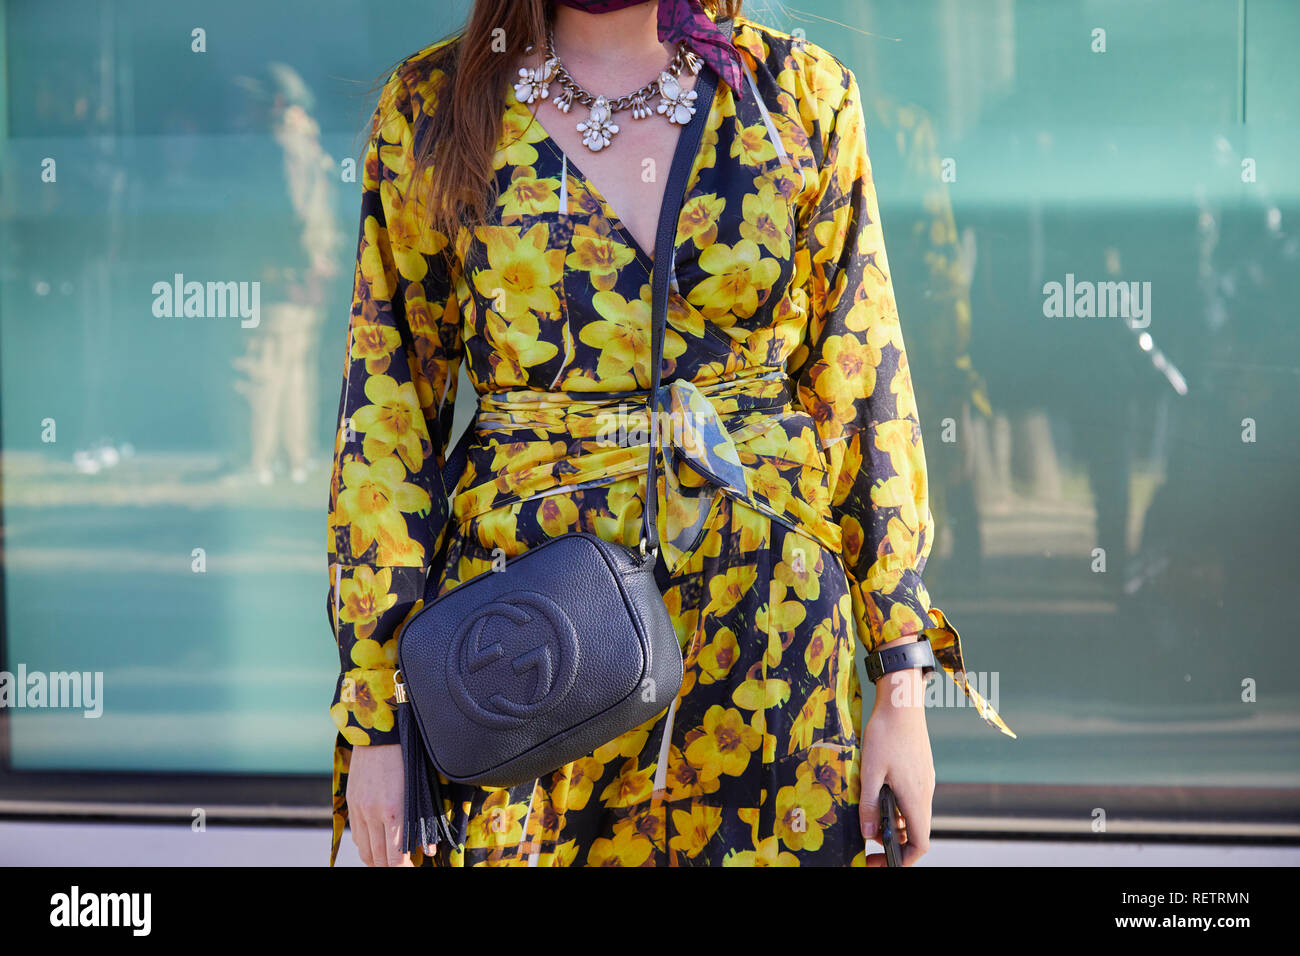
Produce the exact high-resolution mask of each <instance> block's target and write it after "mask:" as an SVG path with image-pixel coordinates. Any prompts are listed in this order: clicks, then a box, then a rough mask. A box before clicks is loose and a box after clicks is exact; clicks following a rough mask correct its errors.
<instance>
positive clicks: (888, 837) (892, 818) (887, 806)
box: [880, 784, 903, 866]
mask: <svg viewBox="0 0 1300 956" xmlns="http://www.w3.org/2000/svg"><path fill="white" fill-rule="evenodd" d="M880 844H881V846H883V847H884V848H885V866H902V865H903V851H902V850H901V849H900V848H899V846H898V801H897V800H895V799H894V791H893V790H891V789H889V784H885V785H884V786H883V787H881V788H880Z"/></svg>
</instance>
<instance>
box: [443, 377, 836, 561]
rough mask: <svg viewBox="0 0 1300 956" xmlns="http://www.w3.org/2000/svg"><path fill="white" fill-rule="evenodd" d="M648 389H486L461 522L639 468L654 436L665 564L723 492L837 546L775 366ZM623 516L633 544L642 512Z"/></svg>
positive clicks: (697, 533) (819, 475)
mask: <svg viewBox="0 0 1300 956" xmlns="http://www.w3.org/2000/svg"><path fill="white" fill-rule="evenodd" d="M649 398H650V396H649V390H648V389H647V390H643V391H640V392H605V393H580V392H541V391H513V392H504V393H498V394H487V395H481V396H480V397H479V411H478V416H477V419H476V423H477V424H476V434H475V439H476V440H475V441H474V443H473V444H472V445H471V446H470V449H469V453H468V454H469V465H470V467H469V468H467V469H466V472H465V474H464V476H463V477H462V478H461V480H460V482H459V485H458V487H457V493H456V494H455V497H454V499H453V503H452V511H453V514H454V515H455V517H456V518H457V520H459V521H461V522H465V521H468V520H469V519H471V518H473V517H476V516H478V515H481V514H484V513H486V512H488V511H491V510H493V509H495V508H499V507H502V506H504V505H508V504H512V503H515V502H519V501H526V500H529V499H532V498H537V497H543V496H551V495H560V494H564V493H567V492H574V491H578V490H580V489H583V488H589V487H596V486H600V485H607V484H610V483H613V482H616V481H619V480H621V479H624V478H628V477H632V476H636V475H644V473H645V469H646V461H647V454H648V446H647V442H653V444H654V446H655V447H656V450H657V453H658V454H659V455H661V456H662V457H661V458H660V463H661V469H660V471H659V482H658V488H657V493H658V495H659V498H658V507H657V509H656V514H655V519H656V524H657V527H658V530H659V541H660V548H661V553H662V556H663V559H664V563H665V565H666V566H667V567H668V570H669V571H670V573H671V572H676V571H678V570H679V569H680V568H681V567H682V565H683V564H684V563H685V561H686V559H687V558H688V556H689V554H690V553H691V552H692V551H693V550H694V548H695V547H696V546H697V545H698V543H699V541H700V539H701V538H702V537H703V535H704V533H705V531H706V529H707V527H708V525H709V517H710V515H711V514H712V512H713V510H714V507H715V505H716V504H717V502H718V501H719V498H720V496H723V495H725V496H727V497H730V498H732V499H733V500H737V501H741V502H744V503H745V504H747V505H749V506H750V507H752V508H754V509H755V510H757V511H759V512H762V513H763V514H765V515H767V516H768V517H770V518H771V519H773V520H775V521H779V522H781V523H782V524H784V525H786V526H788V527H790V528H792V529H793V530H795V531H797V532H799V533H801V534H803V535H805V536H807V537H808V538H810V539H812V540H813V541H815V542H817V543H818V544H820V545H822V546H823V547H825V548H826V549H827V550H828V551H830V553H831V554H834V555H838V554H839V553H840V546H841V535H840V528H839V526H838V525H837V524H836V523H835V522H834V520H833V519H832V518H831V513H830V487H831V485H830V482H829V480H828V475H827V468H826V461H825V456H824V455H823V454H822V452H821V449H820V445H819V444H818V439H817V437H816V432H815V429H814V428H813V425H812V420H811V418H810V417H809V416H808V415H807V414H806V413H804V412H803V411H801V410H798V409H796V408H795V407H794V406H793V405H792V404H791V392H790V388H789V383H788V379H787V378H786V375H785V373H784V372H783V371H782V370H779V369H777V370H772V369H759V370H756V371H754V372H752V373H751V374H747V375H742V376H739V377H737V378H734V379H728V380H724V381H719V382H715V383H710V384H703V385H701V384H696V383H694V382H689V381H683V380H678V381H672V382H665V383H664V384H663V385H661V386H660V388H659V390H658V392H657V394H656V396H655V402H654V406H655V414H654V415H651V414H650V401H649ZM792 433H793V434H792ZM611 503H612V502H611ZM625 503H626V502H625ZM557 514H558V511H557ZM614 517H615V518H618V517H620V515H617V514H615V515H614ZM621 517H622V518H623V519H624V520H623V525H622V528H621V529H620V531H621V533H622V534H623V535H624V536H625V538H627V536H629V535H632V536H633V537H632V538H631V540H625V542H624V543H628V544H635V541H636V536H639V530H638V529H639V522H640V513H639V512H637V513H635V514H628V513H624V514H623V515H622V516H621ZM633 518H635V519H636V520H635V521H633V520H632V519H633ZM548 530H549V529H548ZM562 530H574V529H573V528H566V529H562Z"/></svg>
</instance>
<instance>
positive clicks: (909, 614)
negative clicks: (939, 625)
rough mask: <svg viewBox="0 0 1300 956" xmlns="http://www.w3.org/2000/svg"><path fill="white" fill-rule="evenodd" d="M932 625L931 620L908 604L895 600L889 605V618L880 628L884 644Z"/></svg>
mask: <svg viewBox="0 0 1300 956" xmlns="http://www.w3.org/2000/svg"><path fill="white" fill-rule="evenodd" d="M929 626H930V622H929V621H925V620H922V619H921V617H920V616H919V615H918V614H917V613H916V612H915V611H913V610H912V609H911V608H910V607H908V606H907V605H906V604H903V603H901V602H895V603H894V604H891V605H890V607H889V620H888V621H885V622H884V624H883V625H882V626H881V628H880V642H881V643H882V644H884V643H888V642H889V641H894V640H897V639H898V638H900V637H902V636H904V635H905V634H918V633H920V631H922V630H923V629H924V628H927V627H929Z"/></svg>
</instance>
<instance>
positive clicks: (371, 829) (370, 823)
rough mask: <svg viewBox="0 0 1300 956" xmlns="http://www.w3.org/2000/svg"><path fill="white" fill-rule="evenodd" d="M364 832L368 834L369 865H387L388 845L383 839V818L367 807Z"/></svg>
mask: <svg viewBox="0 0 1300 956" xmlns="http://www.w3.org/2000/svg"><path fill="white" fill-rule="evenodd" d="M366 832H367V833H369V834H370V859H371V860H372V861H373V862H372V863H371V864H370V865H371V866H388V846H387V843H386V841H385V839H384V821H383V818H382V817H381V816H380V815H379V814H378V813H376V812H375V810H374V808H369V809H368V812H367V813H366Z"/></svg>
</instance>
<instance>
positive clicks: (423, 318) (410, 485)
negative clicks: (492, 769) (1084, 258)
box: [328, 18, 1010, 866]
mask: <svg viewBox="0 0 1300 956" xmlns="http://www.w3.org/2000/svg"><path fill="white" fill-rule="evenodd" d="M444 42H455V41H454V40H453V41H444ZM734 42H735V43H736V46H737V47H738V48H739V49H740V50H741V52H742V57H743V59H744V61H745V64H746V66H747V71H746V73H747V75H746V82H747V83H748V84H749V87H748V90H747V91H746V95H745V96H743V97H742V99H741V100H740V101H739V102H738V101H737V99H736V97H735V96H734V95H733V94H732V92H731V91H730V90H729V89H728V87H727V86H726V84H724V83H721V82H719V83H717V85H716V88H715V92H714V95H713V96H712V99H711V102H705V103H700V104H699V106H700V108H701V109H706V110H707V111H708V113H707V122H706V124H705V127H704V131H703V135H702V138H701V140H700V142H699V144H698V149H697V150H696V153H695V156H694V159H693V164H692V166H691V173H690V176H689V180H688V185H687V187H686V192H685V194H684V196H682V197H680V199H681V209H680V216H679V217H678V219H677V231H676V241H675V247H674V249H673V250H672V251H673V257H672V262H671V268H672V278H671V291H670V296H669V308H668V317H667V330H666V333H665V344H664V364H663V381H664V385H663V387H662V389H661V391H660V394H659V395H658V396H656V400H657V402H658V406H657V407H659V408H660V409H661V410H669V411H671V413H672V418H671V421H672V422H673V423H674V424H675V425H677V426H678V427H674V428H664V429H660V430H658V431H657V432H656V436H655V440H656V442H657V444H658V446H659V449H660V451H661V453H662V455H663V459H662V460H663V462H664V463H665V468H664V474H663V476H662V479H661V481H660V483H659V487H658V489H657V492H656V493H657V494H658V495H659V496H660V498H659V502H660V507H659V509H658V520H659V529H660V538H661V540H662V542H663V547H662V548H661V551H660V556H659V559H658V563H657V566H656V576H657V578H658V581H659V584H660V587H661V589H662V591H663V594H664V598H665V601H666V602H667V605H668V609H669V612H670V615H671V617H672V620H673V623H674V625H675V628H676V632H677V636H678V639H679V641H680V643H681V646H682V652H683V657H684V660H685V678H684V680H683V683H682V687H681V691H680V693H679V694H678V695H677V697H676V699H675V700H673V701H672V702H671V703H670V704H669V705H668V706H667V708H666V710H665V711H664V713H662V714H660V715H659V716H658V717H656V718H655V719H653V720H651V721H648V722H647V723H645V724H644V725H642V726H640V727H637V728H635V729H634V730H631V731H629V732H627V733H625V734H623V735H622V736H621V737H618V738H617V739H614V740H611V741H609V742H608V743H607V744H605V745H604V746H602V747H600V748H599V749H597V750H596V751H595V752H593V753H591V754H589V755H587V756H585V757H583V758H581V759H579V760H576V761H574V762H573V763H571V764H568V765H566V766H563V767H560V768H558V769H556V770H555V771H554V772H553V773H550V774H547V775H546V776H544V777H542V778H540V779H538V780H536V781H533V782H529V783H526V784H523V785H520V786H515V787H511V788H477V787H467V786H461V785H457V786H448V787H447V788H446V794H445V795H446V799H447V803H446V805H445V809H446V810H447V812H448V814H449V818H450V821H451V827H452V832H453V833H454V834H456V836H457V843H456V845H454V846H451V845H448V844H447V843H446V842H444V843H443V844H441V845H440V846H439V848H438V852H437V853H436V854H434V855H431V856H430V857H429V858H425V857H424V856H423V855H422V854H421V853H419V852H417V853H416V854H415V857H414V858H415V861H416V862H417V863H418V864H424V865H452V866H568V865H577V866H704V865H739V866H757V865H763V866H798V865H833V866H846V865H862V864H863V862H864V859H865V855H864V850H865V845H864V840H863V837H862V835H861V831H860V828H859V823H858V806H857V803H858V791H859V783H858V771H859V763H860V750H859V747H858V741H859V739H860V730H861V728H860V723H861V703H862V698H861V689H860V686H859V679H858V672H857V667H856V665H855V661H854V651H855V641H857V640H860V641H861V642H862V643H863V644H865V645H866V647H867V648H875V647H877V646H879V645H880V644H882V643H884V642H887V641H890V640H896V639H898V638H901V637H904V636H907V635H916V634H918V633H920V632H922V631H924V632H925V633H926V635H927V636H928V637H929V639H930V642H931V644H932V645H933V647H934V649H935V652H936V656H937V657H938V659H939V661H940V662H941V664H942V665H943V668H944V670H945V672H947V674H948V675H949V677H950V678H951V679H953V680H955V681H957V682H958V685H959V686H961V687H962V689H963V690H964V692H965V693H966V694H967V695H968V696H969V697H970V698H971V699H972V701H973V703H975V704H976V705H977V706H978V707H979V712H980V713H981V714H982V715H983V716H984V717H985V719H986V720H988V721H989V722H990V723H992V724H995V725H996V726H998V727H1000V728H1002V729H1003V730H1004V732H1006V733H1010V730H1009V729H1007V728H1006V725H1005V724H1004V723H1003V722H1002V720H1001V718H999V717H998V715H997V714H996V713H994V712H993V710H992V709H991V708H989V707H988V706H987V704H986V702H985V701H983V700H982V699H980V698H979V695H978V693H977V692H976V691H975V690H974V688H973V687H971V686H970V684H969V683H967V682H966V680H965V678H964V672H965V666H964V663H963V660H962V653H961V645H960V643H959V638H958V634H957V631H956V630H955V629H954V628H953V627H952V626H951V625H950V624H949V623H948V622H947V620H946V619H945V617H944V615H943V613H942V612H941V611H940V610H939V609H937V608H934V607H932V606H931V604H930V599H929V597H928V595H927V593H926V590H925V587H924V586H923V584H922V582H921V570H922V568H923V566H924V564H925V558H926V555H927V554H928V552H929V550H930V547H931V541H932V535H933V527H932V522H931V516H930V510H929V507H928V502H927V490H926V470H925V458H924V452H923V449H922V443H921V431H920V425H919V423H918V420H917V414H916V406H915V401H914V397H913V391H912V385H911V380H910V377H909V374H908V366H907V356H906V353H905V351H904V348H903V339H902V335H901V332H900V329H899V321H898V315H897V312H896V309H895V306H894V295H893V290H892V286H891V283H890V277H889V268H888V265H887V262H886V258H885V247H884V244H883V239H882V234H881V229H880V221H879V219H880V217H879V213H878V210H877V205H876V195H875V191H874V188H873V185H872V177H871V166H870V163H869V160H868V157H867V150H866V141H865V136H864V131H863V121H862V116H863V114H862V107H861V100H860V93H859V90H858V87H857V82H856V80H855V78H854V76H853V74H852V73H851V72H850V71H849V70H848V69H847V68H846V67H844V66H843V64H841V63H840V62H839V61H838V60H837V59H836V58H834V57H833V56H831V55H830V54H829V53H827V52H825V51H824V50H821V49H819V48H818V47H816V46H814V45H812V44H809V43H806V42H800V41H798V40H796V39H794V38H792V37H790V36H788V35H786V34H783V33H780V32H777V31H774V30H771V29H768V28H767V27H764V26H761V25H759V24H757V23H754V22H753V21H749V20H747V19H744V18H737V19H736V21H735V26H734ZM437 46H438V45H435V46H432V47H429V48H427V49H425V50H423V51H421V52H420V53H417V54H415V55H414V56H412V57H410V58H409V59H408V60H407V61H405V63H404V64H403V66H401V67H399V68H398V70H397V71H395V72H394V74H393V76H392V78H390V80H389V82H388V84H387V85H386V87H385V89H384V91H383V93H382V95H381V99H380V103H379V108H378V110H377V112H376V114H375V119H374V123H373V128H372V134H371V138H370V142H369V145H368V148H367V152H366V157H365V169H364V183H363V184H364V192H363V196H362V211H361V230H360V242H359V249H358V255H357V269H356V280H355V295H354V299H353V303H352V313H351V323H350V328H349V332H348V344H347V355H346V373H345V379H344V384H343V390H342V396H341V401H340V408H339V429H338V436H337V440H336V444H335V467H334V471H333V476H332V480H331V487H330V501H329V535H328V549H329V574H330V583H329V595H328V605H329V613H330V619H331V622H332V625H333V628H334V632H335V635H336V637H337V641H338V646H339V652H340V659H341V665H342V666H341V673H340V676H339V681H338V684H337V687H336V689H335V694H334V701H333V704H332V707H331V714H332V716H333V718H334V722H335V724H336V726H337V728H338V738H337V745H336V748H335V756H334V775H333V791H334V827H333V847H332V852H331V862H333V860H334V856H335V854H336V853H337V850H338V846H339V842H340V839H341V837H342V832H343V828H344V825H345V822H346V819H347V806H346V800H345V793H346V782H347V772H348V763H349V758H350V756H351V752H352V748H353V747H355V746H367V745H376V744H394V743H397V740H398V737H397V731H396V726H395V713H394V708H395V706H396V704H395V703H394V700H393V674H394V669H395V661H396V648H397V635H398V634H400V632H401V628H402V626H403V624H404V623H405V622H406V621H407V620H409V619H410V617H411V616H412V615H413V614H414V613H415V612H416V611H418V610H419V609H420V608H421V607H422V606H423V605H424V603H425V601H426V600H432V599H433V598H434V597H436V596H437V595H439V594H442V593H445V592H446V591H447V590H448V589H450V588H452V587H455V586H456V585H457V584H458V583H460V582H462V581H466V580H468V579H469V578H471V577H473V576H475V575H477V574H480V573H482V572H484V571H487V570H490V569H492V568H493V567H494V564H495V565H496V566H498V567H499V563H500V561H501V560H503V559H504V558H509V557H513V556H515V555H517V554H520V553H522V552H523V551H525V550H527V549H528V548H530V547H533V546H535V545H537V544H539V543H541V542H542V541H545V540H546V539H547V538H548V537H552V536H556V535H560V534H563V533H566V532H570V531H579V530H581V531H587V532H591V533H594V534H596V535H599V536H601V537H603V538H606V539H607V540H613V541H621V542H623V543H625V544H628V545H635V544H636V543H637V541H638V540H639V536H640V531H641V511H642V503H643V501H644V500H645V494H646V489H645V475H644V468H645V455H646V453H647V444H646V439H647V435H646V425H647V422H648V413H647V399H646V393H647V392H648V389H649V385H650V369H649V363H650V356H649V351H650V349H649V347H650V341H649V338H650V336H649V316H650V284H649V282H650V273H651V269H652V266H653V262H652V260H651V258H650V257H649V256H648V255H647V254H646V253H645V252H644V250H642V249H641V248H640V247H639V246H638V244H637V242H636V240H635V239H634V238H633V237H632V235H631V234H630V233H629V232H628V230H627V229H626V227H625V226H624V225H623V224H622V223H621V222H620V221H619V219H618V217H617V214H616V211H615V210H613V209H611V208H610V206H609V204H608V202H606V201H605V200H604V198H603V197H602V196H601V194H600V192H599V191H598V190H597V189H596V188H595V187H594V186H593V185H592V184H591V183H590V182H588V181H586V180H585V179H584V177H583V175H582V173H581V171H580V169H579V168H578V167H577V166H576V165H575V164H574V162H573V159H572V158H571V157H569V156H567V155H565V153H564V152H563V151H562V150H561V149H560V148H559V146H558V145H557V144H556V143H555V142H554V141H552V140H551V139H550V138H549V137H548V135H547V133H546V131H545V130H544V129H543V128H542V126H541V124H540V123H539V122H537V121H535V120H534V119H533V118H532V115H531V112H530V109H529V108H528V107H527V106H525V105H524V104H522V103H520V102H519V100H518V99H517V98H516V97H515V95H514V91H513V89H511V90H510V92H509V94H508V100H507V107H506V110H505V115H504V117H503V123H502V135H501V139H500V141H499V143H498V149H497V152H496V155H495V167H496V175H497V185H498V189H499V194H498V199H497V201H496V204H495V208H494V209H493V210H492V211H491V212H490V214H489V219H488V222H487V224H486V225H482V226H479V227H477V228H475V229H473V230H471V229H468V228H463V229H461V230H460V234H459V235H458V236H456V237H454V238H452V237H447V236H443V235H441V234H439V233H437V232H435V231H433V230H432V229H431V228H430V227H429V226H428V225H427V224H426V221H425V217H424V216H423V215H422V212H421V208H420V204H419V203H418V202H416V201H414V200H413V199H411V198H410V197H411V196H412V193H413V174H412V170H413V140H414V139H415V138H416V137H417V136H418V126H419V123H420V122H421V121H422V120H423V118H424V117H425V116H426V115H427V114H430V113H432V111H433V110H434V109H435V108H436V100H437V93H438V84H439V80H440V79H442V77H443V75H442V74H441V72H440V71H438V70H436V69H433V68H430V67H429V66H428V64H427V63H426V62H425V61H427V60H428V59H429V57H430V54H432V53H433V52H434V51H435V50H436V49H437ZM705 69H708V67H705ZM685 141H686V139H685V137H683V139H682V142H685ZM680 148H681V147H679V149H680ZM417 185H418V184H417ZM677 198H678V197H665V200H664V201H665V203H669V202H672V201H674V200H675V199H677ZM462 363H463V364H464V365H465V366H466V369H467V372H468V378H469V380H470V381H471V382H472V383H473V385H474V388H475V390H476V392H477V393H478V406H479V408H478V414H477V419H476V422H475V424H474V426H473V427H474V429H475V432H474V440H473V442H472V444H471V446H470V451H469V456H468V464H467V467H466V469H465V472H464V475H463V476H462V478H461V480H460V482H459V484H458V485H457V487H456V488H454V489H446V493H444V489H443V487H442V480H441V477H440V469H441V467H442V465H443V463H444V458H445V456H446V454H447V436H448V434H449V432H450V429H451V424H452V422H451V415H452V408H453V405H454V400H455V391H456V381H457V376H458V373H459V370H460V368H461V365H462ZM447 496H449V504H448V503H444V500H445V499H446V498H447ZM431 569H432V570H431Z"/></svg>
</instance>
